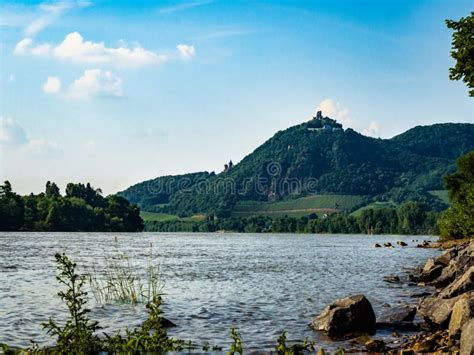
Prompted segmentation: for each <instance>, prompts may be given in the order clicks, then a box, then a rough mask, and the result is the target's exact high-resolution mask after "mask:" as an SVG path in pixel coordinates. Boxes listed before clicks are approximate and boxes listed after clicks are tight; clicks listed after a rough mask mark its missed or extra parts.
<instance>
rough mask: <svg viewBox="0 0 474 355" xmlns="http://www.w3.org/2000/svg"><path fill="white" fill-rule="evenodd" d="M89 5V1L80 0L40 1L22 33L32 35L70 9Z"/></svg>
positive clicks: (26, 35) (27, 35)
mask: <svg viewBox="0 0 474 355" xmlns="http://www.w3.org/2000/svg"><path fill="white" fill-rule="evenodd" d="M90 5H91V2H89V1H80V0H76V1H57V2H51V3H49V2H44V3H41V4H39V5H38V7H37V14H36V16H35V19H34V20H33V21H32V22H30V23H29V24H28V25H27V26H26V28H25V29H24V31H23V33H24V35H25V37H33V36H35V35H36V34H37V33H38V32H40V31H41V30H43V29H44V28H46V27H47V26H49V25H50V24H51V23H53V22H54V21H56V20H57V19H58V18H59V17H61V16H62V15H64V14H65V13H67V12H68V11H70V10H71V9H74V8H83V7H87V6H90Z"/></svg>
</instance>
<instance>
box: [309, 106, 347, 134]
mask: <svg viewBox="0 0 474 355" xmlns="http://www.w3.org/2000/svg"><path fill="white" fill-rule="evenodd" d="M307 128H308V131H328V132H337V131H342V124H340V123H337V121H336V120H333V119H332V118H329V117H323V113H322V111H318V112H316V116H314V117H313V118H312V119H311V120H310V121H309V122H308V123H307Z"/></svg>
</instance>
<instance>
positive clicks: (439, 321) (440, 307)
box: [418, 297, 458, 329]
mask: <svg viewBox="0 0 474 355" xmlns="http://www.w3.org/2000/svg"><path fill="white" fill-rule="evenodd" d="M457 300H458V299H457V298H451V299H442V298H438V297H426V298H423V299H422V300H421V301H420V304H419V306H418V313H419V314H420V315H421V316H422V317H423V319H424V320H425V322H426V323H428V324H429V325H430V326H431V327H433V328H436V329H439V328H446V327H447V326H448V324H449V320H450V318H451V313H452V311H453V306H454V304H455V303H456V301H457Z"/></svg>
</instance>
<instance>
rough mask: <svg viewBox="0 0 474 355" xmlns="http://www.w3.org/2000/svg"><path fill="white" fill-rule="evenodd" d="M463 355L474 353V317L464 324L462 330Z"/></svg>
mask: <svg viewBox="0 0 474 355" xmlns="http://www.w3.org/2000/svg"><path fill="white" fill-rule="evenodd" d="M460 354H461V355H472V354H474V319H471V320H470V321H469V322H467V323H466V324H464V326H463V327H462V332H461V352H460Z"/></svg>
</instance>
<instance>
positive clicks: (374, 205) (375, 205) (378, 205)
mask: <svg viewBox="0 0 474 355" xmlns="http://www.w3.org/2000/svg"><path fill="white" fill-rule="evenodd" d="M396 207H397V204H396V203H394V202H392V201H389V202H373V203H371V204H369V205H367V206H363V207H361V208H359V209H357V210H355V211H354V212H352V213H351V214H352V215H353V216H354V217H359V216H360V215H361V213H362V211H364V210H366V209H369V208H370V209H374V210H380V209H382V208H396Z"/></svg>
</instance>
